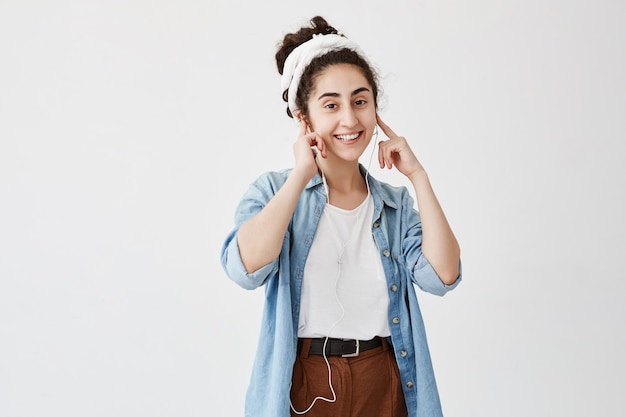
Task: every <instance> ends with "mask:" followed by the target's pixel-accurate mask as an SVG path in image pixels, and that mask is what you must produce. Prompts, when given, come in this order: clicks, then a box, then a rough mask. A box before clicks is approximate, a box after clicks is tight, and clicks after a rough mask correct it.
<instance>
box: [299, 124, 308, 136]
mask: <svg viewBox="0 0 626 417" xmlns="http://www.w3.org/2000/svg"><path fill="white" fill-rule="evenodd" d="M298 122H299V123H300V134H299V135H298V137H302V136H304V135H306V134H307V131H306V123H305V122H304V120H299V121H298Z"/></svg>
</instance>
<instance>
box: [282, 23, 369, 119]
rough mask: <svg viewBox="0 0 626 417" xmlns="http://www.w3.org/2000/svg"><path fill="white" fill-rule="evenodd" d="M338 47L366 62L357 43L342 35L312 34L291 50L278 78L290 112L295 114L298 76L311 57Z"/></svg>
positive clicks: (311, 59) (336, 49)
mask: <svg viewBox="0 0 626 417" xmlns="http://www.w3.org/2000/svg"><path fill="white" fill-rule="evenodd" d="M340 49H350V50H352V51H354V52H356V53H357V54H359V56H360V57H361V58H363V59H364V60H365V61H366V62H367V58H366V57H365V54H364V53H363V52H362V51H361V49H360V48H359V47H358V45H357V44H355V43H354V42H352V41H351V40H349V39H348V38H345V37H343V36H339V35H335V34H328V35H324V34H321V33H318V34H315V35H313V38H312V39H310V40H308V41H306V42H304V43H303V44H301V45H300V46H298V47H297V48H296V49H294V50H293V51H291V53H290V54H289V56H288V57H287V59H286V60H285V65H284V67H283V76H282V78H281V80H280V91H285V90H288V93H287V103H288V105H289V110H291V114H292V115H294V116H295V112H296V110H297V109H298V108H297V107H296V95H297V93H298V86H299V84H300V77H302V73H303V72H304V70H305V69H306V67H307V66H308V65H309V64H310V63H311V61H313V59H315V58H317V57H320V56H322V55H324V54H327V53H328V52H332V51H338V50H340Z"/></svg>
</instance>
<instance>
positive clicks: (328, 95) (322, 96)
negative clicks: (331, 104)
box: [317, 87, 370, 101]
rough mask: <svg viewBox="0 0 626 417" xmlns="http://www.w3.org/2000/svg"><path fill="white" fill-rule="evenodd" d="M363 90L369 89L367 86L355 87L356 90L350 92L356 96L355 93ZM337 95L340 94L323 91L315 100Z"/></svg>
mask: <svg viewBox="0 0 626 417" xmlns="http://www.w3.org/2000/svg"><path fill="white" fill-rule="evenodd" d="M363 91H370V89H369V88H367V87H361V88H357V89H356V90H354V91H353V92H352V94H351V96H356V95H357V94H359V93H362V92H363ZM339 96H341V94H339V93H324V94H322V95H321V96H319V97H318V98H317V100H318V101H319V100H321V99H323V98H324V97H339Z"/></svg>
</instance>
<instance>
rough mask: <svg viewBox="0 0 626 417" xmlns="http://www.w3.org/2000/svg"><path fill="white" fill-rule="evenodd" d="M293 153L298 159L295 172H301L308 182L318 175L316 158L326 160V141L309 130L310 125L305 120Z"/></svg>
mask: <svg viewBox="0 0 626 417" xmlns="http://www.w3.org/2000/svg"><path fill="white" fill-rule="evenodd" d="M293 153H294V156H295V159H296V162H295V167H294V171H297V172H301V173H302V175H304V176H305V177H306V179H307V180H310V179H311V178H313V177H314V176H315V174H317V162H316V161H315V158H319V157H320V156H321V157H322V158H326V145H325V144H324V141H323V140H322V138H321V136H320V135H318V134H317V133H315V132H311V131H310V130H309V125H308V124H307V123H306V122H305V121H304V120H300V132H299V134H298V139H297V140H296V142H295V143H294V145H293Z"/></svg>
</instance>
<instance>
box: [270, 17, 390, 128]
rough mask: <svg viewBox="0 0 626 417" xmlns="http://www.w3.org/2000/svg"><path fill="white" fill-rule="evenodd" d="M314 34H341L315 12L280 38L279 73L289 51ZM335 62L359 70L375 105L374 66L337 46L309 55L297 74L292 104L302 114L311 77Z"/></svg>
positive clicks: (310, 85) (376, 84)
mask: <svg viewBox="0 0 626 417" xmlns="http://www.w3.org/2000/svg"><path fill="white" fill-rule="evenodd" d="M317 34H324V35H328V34H336V35H340V36H344V35H343V34H341V33H339V32H338V31H337V29H335V28H334V27H332V26H330V25H329V24H328V22H327V21H326V19H324V18H323V17H321V16H315V17H314V18H312V19H311V20H310V26H304V27H302V28H300V29H299V30H298V31H297V32H295V33H288V34H287V35H285V37H284V38H283V41H282V42H281V43H280V45H279V47H278V51H277V52H276V66H277V68H278V73H279V74H281V75H282V74H283V70H284V67H285V61H286V60H287V57H288V56H289V54H290V53H291V52H292V51H293V50H294V49H296V48H297V47H298V46H300V45H302V44H303V43H304V42H306V41H308V40H310V39H312V38H313V35H317ZM337 64H351V65H354V66H355V67H357V68H358V69H359V70H360V71H361V73H362V74H363V76H364V77H365V79H366V80H367V82H368V83H369V84H370V86H371V87H372V93H373V94H374V104H375V105H376V107H378V90H379V88H378V77H377V75H376V72H375V71H374V69H373V68H372V67H370V65H369V64H368V63H367V61H365V59H364V58H363V57H361V56H360V55H359V54H358V53H356V52H354V51H353V50H351V49H339V50H337V51H331V52H329V53H327V54H325V55H322V56H320V57H317V58H315V59H313V60H312V61H311V63H310V64H309V65H308V66H307V67H306V69H305V70H304V73H303V74H302V77H301V78H300V85H299V86H298V94H297V95H296V106H297V107H298V108H299V109H300V111H301V112H302V114H303V115H305V116H306V115H308V113H309V109H308V104H307V103H308V101H309V96H310V95H311V92H312V90H313V87H314V85H315V78H316V77H317V76H318V75H319V74H320V73H321V72H322V71H324V69H326V68H328V67H330V66H332V65H337ZM283 100H284V101H285V102H287V101H288V100H287V90H285V91H283ZM287 115H288V116H289V117H291V118H293V114H291V110H289V106H287Z"/></svg>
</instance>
